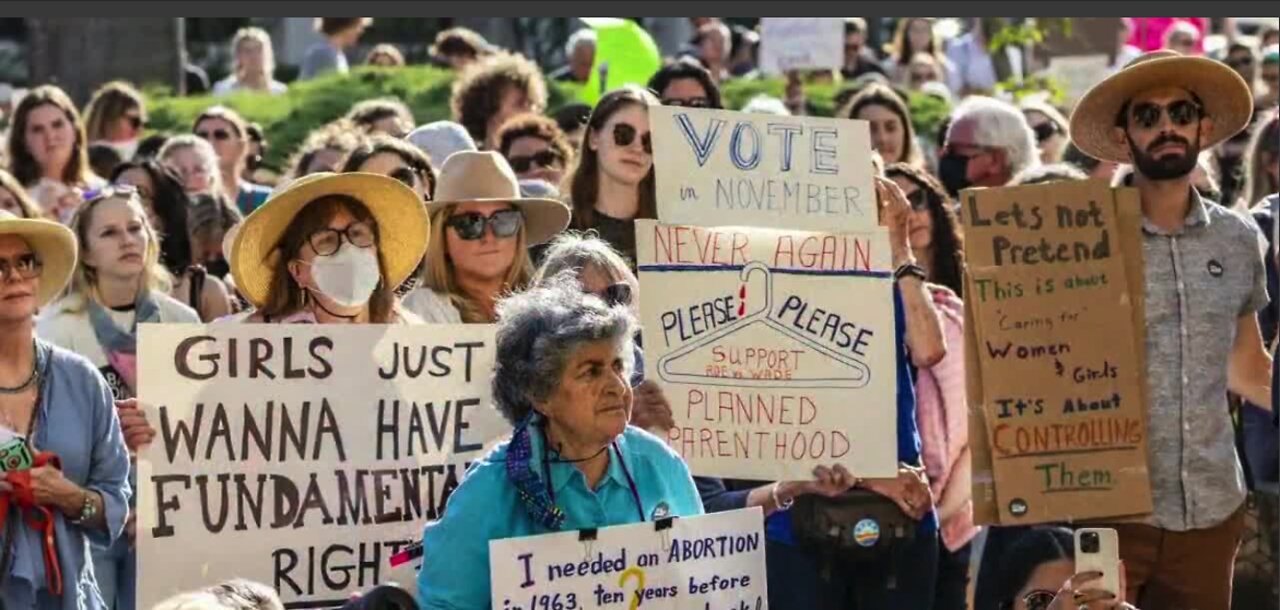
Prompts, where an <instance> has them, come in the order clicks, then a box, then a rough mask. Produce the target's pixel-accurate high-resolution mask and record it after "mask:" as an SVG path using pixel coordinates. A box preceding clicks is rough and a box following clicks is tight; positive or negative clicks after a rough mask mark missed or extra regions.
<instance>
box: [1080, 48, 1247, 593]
mask: <svg viewBox="0 0 1280 610" xmlns="http://www.w3.org/2000/svg"><path fill="white" fill-rule="evenodd" d="M1252 112H1253V99H1252V96H1251V94H1250V91H1249V87H1248V85H1246V84H1245V82H1244V80H1242V79H1241V78H1240V76H1239V75H1238V74H1236V73H1235V72H1234V71H1232V70H1231V69H1230V68H1229V67H1227V66H1226V65H1224V64H1221V63H1219V62H1216V61H1212V60H1209V59H1205V58H1200V57H1184V56H1182V55H1179V54H1178V53H1176V52H1172V51H1157V52H1153V53H1148V54H1146V55H1143V56H1141V57H1139V58H1138V59H1135V60H1134V61H1133V62H1132V63H1130V64H1129V65H1128V66H1126V67H1125V68H1124V69H1123V70H1121V71H1120V72H1117V73H1116V74H1114V75H1112V76H1110V77H1108V78H1107V79H1106V80H1104V81H1102V82H1101V83H1099V84H1098V85H1097V86H1095V87H1094V88H1093V89H1092V90H1090V91H1089V93H1087V94H1086V95H1085V96H1084V98H1082V99H1081V100H1080V103H1079V104H1078V105H1077V106H1076V108H1075V112H1074V114H1073V115H1072V117H1071V139H1072V140H1073V141H1074V142H1075V144H1076V145H1077V146H1078V147H1079V148H1080V149H1081V150H1082V151H1084V152H1085V153H1086V154H1088V155H1090V156H1092V157H1096V158H1098V159H1100V160H1103V161H1113V162H1116V163H1125V164H1131V165H1133V167H1134V176H1133V186H1134V187H1136V188H1137V189H1138V192H1139V193H1140V195H1141V201H1142V214H1143V225H1142V236H1143V258H1144V261H1145V276H1146V320H1147V336H1146V347H1147V381H1148V385H1149V387H1150V401H1149V404H1148V424H1147V425H1148V440H1147V444H1148V446H1149V455H1148V466H1149V470H1150V475H1151V491H1152V500H1153V503H1154V507H1155V508H1154V514H1153V515H1151V516H1150V517H1149V518H1147V519H1145V520H1144V522H1141V523H1126V524H1121V525H1118V526H1117V529H1118V530H1119V531H1120V554H1121V558H1122V559H1123V560H1124V562H1125V568H1126V569H1127V571H1128V585H1129V586H1128V593H1129V598H1130V601H1132V602H1135V603H1137V605H1138V606H1139V607H1142V608H1161V609H1162V610H1228V608H1229V607H1230V604H1231V578H1232V566H1233V564H1234V558H1235V555H1236V550H1237V548H1238V547H1239V544H1240V537H1241V530H1242V527H1243V513H1242V506H1243V504H1244V500H1245V487H1244V475H1243V470H1242V469H1241V466H1240V460H1239V458H1238V457H1237V455H1236V449H1235V442H1234V441H1235V439H1234V435H1233V431H1232V430H1233V429H1232V425H1231V418H1230V415H1229V413H1228V410H1227V391H1228V390H1230V391H1232V392H1235V393H1236V394H1239V395H1241V396H1243V397H1245V398H1246V399H1248V400H1250V401H1251V402H1254V403H1256V404H1263V405H1265V404H1270V402H1271V388H1270V386H1271V358H1270V357H1269V356H1268V355H1267V352H1266V350H1265V349H1264V348H1263V344H1262V337H1261V333H1260V332H1259V330H1258V323H1257V319H1256V317H1255V313H1256V312H1257V311H1258V309H1260V308H1262V307H1263V306H1265V305H1266V303H1267V293H1266V284H1265V282H1266V271H1265V268H1264V267H1263V259H1262V253H1263V249H1264V243H1265V242H1264V240H1263V238H1262V235H1261V233H1260V232H1259V231H1258V229H1257V227H1256V225H1255V224H1254V223H1253V222H1252V220H1251V219H1248V218H1245V217H1244V216H1242V215H1240V214H1237V213H1235V212H1233V211H1230V210H1228V209H1226V208H1223V207H1221V206H1219V205H1216V204H1214V203H1212V202H1209V201H1206V200H1203V199H1201V197H1200V195H1199V194H1198V193H1197V192H1196V190H1195V189H1194V188H1192V186H1191V172H1192V170H1193V169H1194V168H1195V167H1196V159H1197V156H1198V155H1199V153H1200V151H1202V150H1208V149H1210V148H1212V147H1213V146H1216V145H1217V144H1219V143H1221V142H1223V141H1225V140H1227V139H1228V138H1230V137H1231V136H1233V135H1235V134H1236V133H1238V132H1239V131H1240V130H1242V129H1244V128H1245V127H1246V126H1247V125H1248V123H1249V117H1250V115H1251V114H1252ZM1138 600H1141V601H1140V602H1139V601H1138Z"/></svg>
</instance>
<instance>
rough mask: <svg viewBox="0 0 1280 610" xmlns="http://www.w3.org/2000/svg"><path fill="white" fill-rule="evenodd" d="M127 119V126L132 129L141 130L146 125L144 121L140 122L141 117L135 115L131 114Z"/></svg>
mask: <svg viewBox="0 0 1280 610" xmlns="http://www.w3.org/2000/svg"><path fill="white" fill-rule="evenodd" d="M127 118H128V119H129V126H130V127H132V128H134V129H142V126H143V125H146V124H147V122H146V121H144V120H142V117H140V116H138V115H136V114H131V115H129V116H128V117H127Z"/></svg>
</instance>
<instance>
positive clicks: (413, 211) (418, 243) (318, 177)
mask: <svg viewBox="0 0 1280 610" xmlns="http://www.w3.org/2000/svg"><path fill="white" fill-rule="evenodd" d="M332 195H345V196H347V197H351V198H353V199H355V200H357V201H359V202H361V203H363V204H364V206H365V207H366V208H368V209H369V213H370V214H372V215H373V219H374V221H375V222H377V223H378V254H379V256H380V258H381V259H382V268H383V269H384V270H385V271H386V274H387V276H386V278H385V279H386V281H387V285H389V286H399V285H400V284H401V283H403V282H404V281H405V280H406V279H407V278H408V277H409V276H410V275H412V274H413V270H414V269H415V268H417V266H418V262H419V261H421V260H422V256H423V254H424V253H425V252H426V250H427V240H428V238H429V236H430V235H431V226H430V225H431V221H430V219H429V218H428V216H427V212H426V210H425V209H424V208H423V205H422V198H421V197H419V196H418V194H417V193H415V192H413V190H412V189H410V188H409V187H407V186H405V185H404V183H402V182H400V181H399V180H396V179H394V178H388V177H387V176H383V175H381V174H369V173H363V172H351V173H345V174H331V173H328V172H320V173H315V174H309V175H307V176H303V177H301V178H299V179H297V180H295V181H293V182H292V183H290V184H289V186H288V187H287V188H285V189H284V190H282V191H280V192H279V193H276V194H275V195H273V196H272V197H271V198H270V199H268V200H267V202H266V203H264V204H262V206H261V207H259V208H258V209H256V210H254V211H253V213H251V214H249V216H247V217H246V218H245V219H244V221H243V222H241V223H240V225H239V228H238V229H237V230H236V233H235V237H234V241H233V242H232V246H231V249H230V252H229V255H228V261H229V263H230V266H231V274H232V277H234V278H235V281H236V287H237V288H239V289H240V293H241V294H243V295H244V297H245V298H246V299H248V300H249V302H250V303H253V305H254V306H255V307H262V306H263V305H264V304H265V303H266V302H267V297H268V296H269V295H270V292H271V283H272V280H273V279H274V278H273V277H272V274H273V273H275V263H276V257H277V256H279V250H278V249H277V246H279V244H280V238H281V237H283V236H284V232H285V230H287V229H288V228H289V224H290V223H292V222H293V219H294V218H296V217H297V216H298V213H299V212H300V211H302V209H303V208H305V207H306V206H307V205H309V204H311V203H312V202H314V201H316V200H318V199H323V198H324V197H328V196H332Z"/></svg>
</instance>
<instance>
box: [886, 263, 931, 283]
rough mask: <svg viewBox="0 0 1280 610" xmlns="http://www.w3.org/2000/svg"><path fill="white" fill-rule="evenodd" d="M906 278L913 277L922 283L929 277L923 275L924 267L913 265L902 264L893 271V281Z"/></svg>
mask: <svg viewBox="0 0 1280 610" xmlns="http://www.w3.org/2000/svg"><path fill="white" fill-rule="evenodd" d="M908 276H910V277H915V278H917V279H919V280H920V281H922V282H923V281H925V280H926V279H928V277H929V276H928V274H927V273H925V271H924V267H921V266H920V265H917V264H915V263H903V264H902V265H899V266H898V268H897V269H895V270H894V271H893V281H895V282H896V281H899V280H901V279H902V278H904V277H908Z"/></svg>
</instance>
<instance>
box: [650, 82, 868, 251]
mask: <svg viewBox="0 0 1280 610" xmlns="http://www.w3.org/2000/svg"><path fill="white" fill-rule="evenodd" d="M649 124H650V127H651V128H652V129H653V145H654V151H655V152H654V155H653V163H654V171H655V172H656V179H657V202H658V218H660V219H662V221H663V222H667V223H672V224H688V225H699V226H706V227H710V226H722V225H742V226H754V227H775V228H780V229H799V230H802V231H831V232H854V231H868V230H874V229H875V228H876V227H877V225H878V222H879V221H878V218H877V215H876V191H875V182H874V181H873V179H872V168H871V132H870V130H869V128H868V126H867V123H866V121H854V120H849V119H828V118H815V117H786V116H774V115H761V114H744V113H741V112H731V111H728V110H710V109H705V108H681V107H673V106H654V107H651V108H650V109H649Z"/></svg>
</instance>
